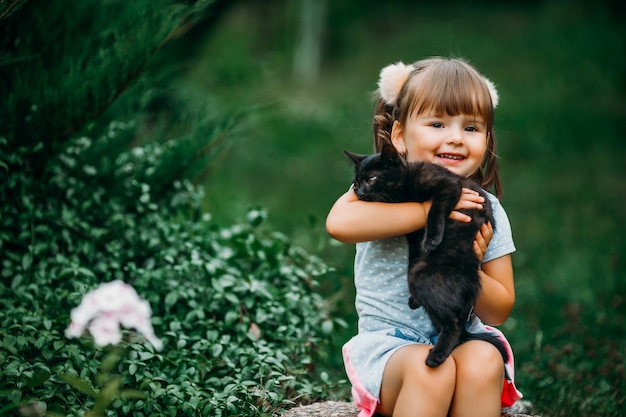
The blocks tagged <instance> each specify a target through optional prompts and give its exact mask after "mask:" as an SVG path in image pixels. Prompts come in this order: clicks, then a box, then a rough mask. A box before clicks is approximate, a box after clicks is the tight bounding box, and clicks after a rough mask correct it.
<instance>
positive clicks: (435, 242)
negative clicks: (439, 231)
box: [422, 238, 442, 253]
mask: <svg viewBox="0 0 626 417" xmlns="http://www.w3.org/2000/svg"><path fill="white" fill-rule="evenodd" d="M441 240H442V239H441V238H439V239H436V238H435V239H424V241H423V242H422V251H423V252H424V253H429V252H432V251H434V250H435V249H437V247H439V244H440V243H441Z"/></svg>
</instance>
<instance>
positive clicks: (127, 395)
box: [120, 389, 148, 400]
mask: <svg viewBox="0 0 626 417" xmlns="http://www.w3.org/2000/svg"><path fill="white" fill-rule="evenodd" d="M120 397H121V398H124V399H131V400H143V399H146V398H148V394H147V393H145V392H143V391H141V390H138V389H125V390H123V391H122V392H120Z"/></svg>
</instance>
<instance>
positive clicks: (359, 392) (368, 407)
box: [343, 346, 378, 417]
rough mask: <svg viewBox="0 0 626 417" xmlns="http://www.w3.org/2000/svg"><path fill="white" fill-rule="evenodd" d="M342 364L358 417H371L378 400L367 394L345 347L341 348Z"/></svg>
mask: <svg viewBox="0 0 626 417" xmlns="http://www.w3.org/2000/svg"><path fill="white" fill-rule="evenodd" d="M343 362H344V365H345V367H346V374H347V375H348V379H349V380H350V383H351V384H352V398H353V399H354V403H355V404H356V406H357V407H358V409H359V410H360V413H359V415H358V417H372V416H373V415H374V414H375V413H376V407H378V399H377V398H376V397H374V396H373V395H372V394H371V393H369V392H368V391H367V390H366V389H365V387H364V386H363V385H362V384H361V381H360V380H359V377H358V376H357V374H356V371H355V370H354V368H353V367H352V361H351V360H350V356H349V355H348V349H347V348H346V346H344V347H343Z"/></svg>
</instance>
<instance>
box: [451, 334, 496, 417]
mask: <svg viewBox="0 0 626 417" xmlns="http://www.w3.org/2000/svg"><path fill="white" fill-rule="evenodd" d="M451 357H452V358H453V359H454V362H455V364H456V388H455V391H454V398H453V399H452V406H451V408H450V417H470V416H477V417H478V416H480V417H500V395H501V394H502V384H503V382H504V363H503V361H502V356H501V355H500V352H498V350H497V349H496V348H495V347H494V346H493V345H492V344H490V343H488V342H483V341H478V340H474V341H470V342H466V343H464V344H462V345H460V346H458V347H457V348H456V349H454V351H453V352H452V355H451ZM446 362H448V360H446Z"/></svg>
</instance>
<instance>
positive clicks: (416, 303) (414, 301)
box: [409, 297, 421, 310]
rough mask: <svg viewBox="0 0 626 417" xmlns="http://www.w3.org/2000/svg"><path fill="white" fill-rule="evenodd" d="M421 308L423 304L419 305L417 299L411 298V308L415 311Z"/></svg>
mask: <svg viewBox="0 0 626 417" xmlns="http://www.w3.org/2000/svg"><path fill="white" fill-rule="evenodd" d="M420 307H421V304H420V303H418V302H417V300H415V298H413V297H409V308H411V309H412V310H415V309H417V308H420Z"/></svg>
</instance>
